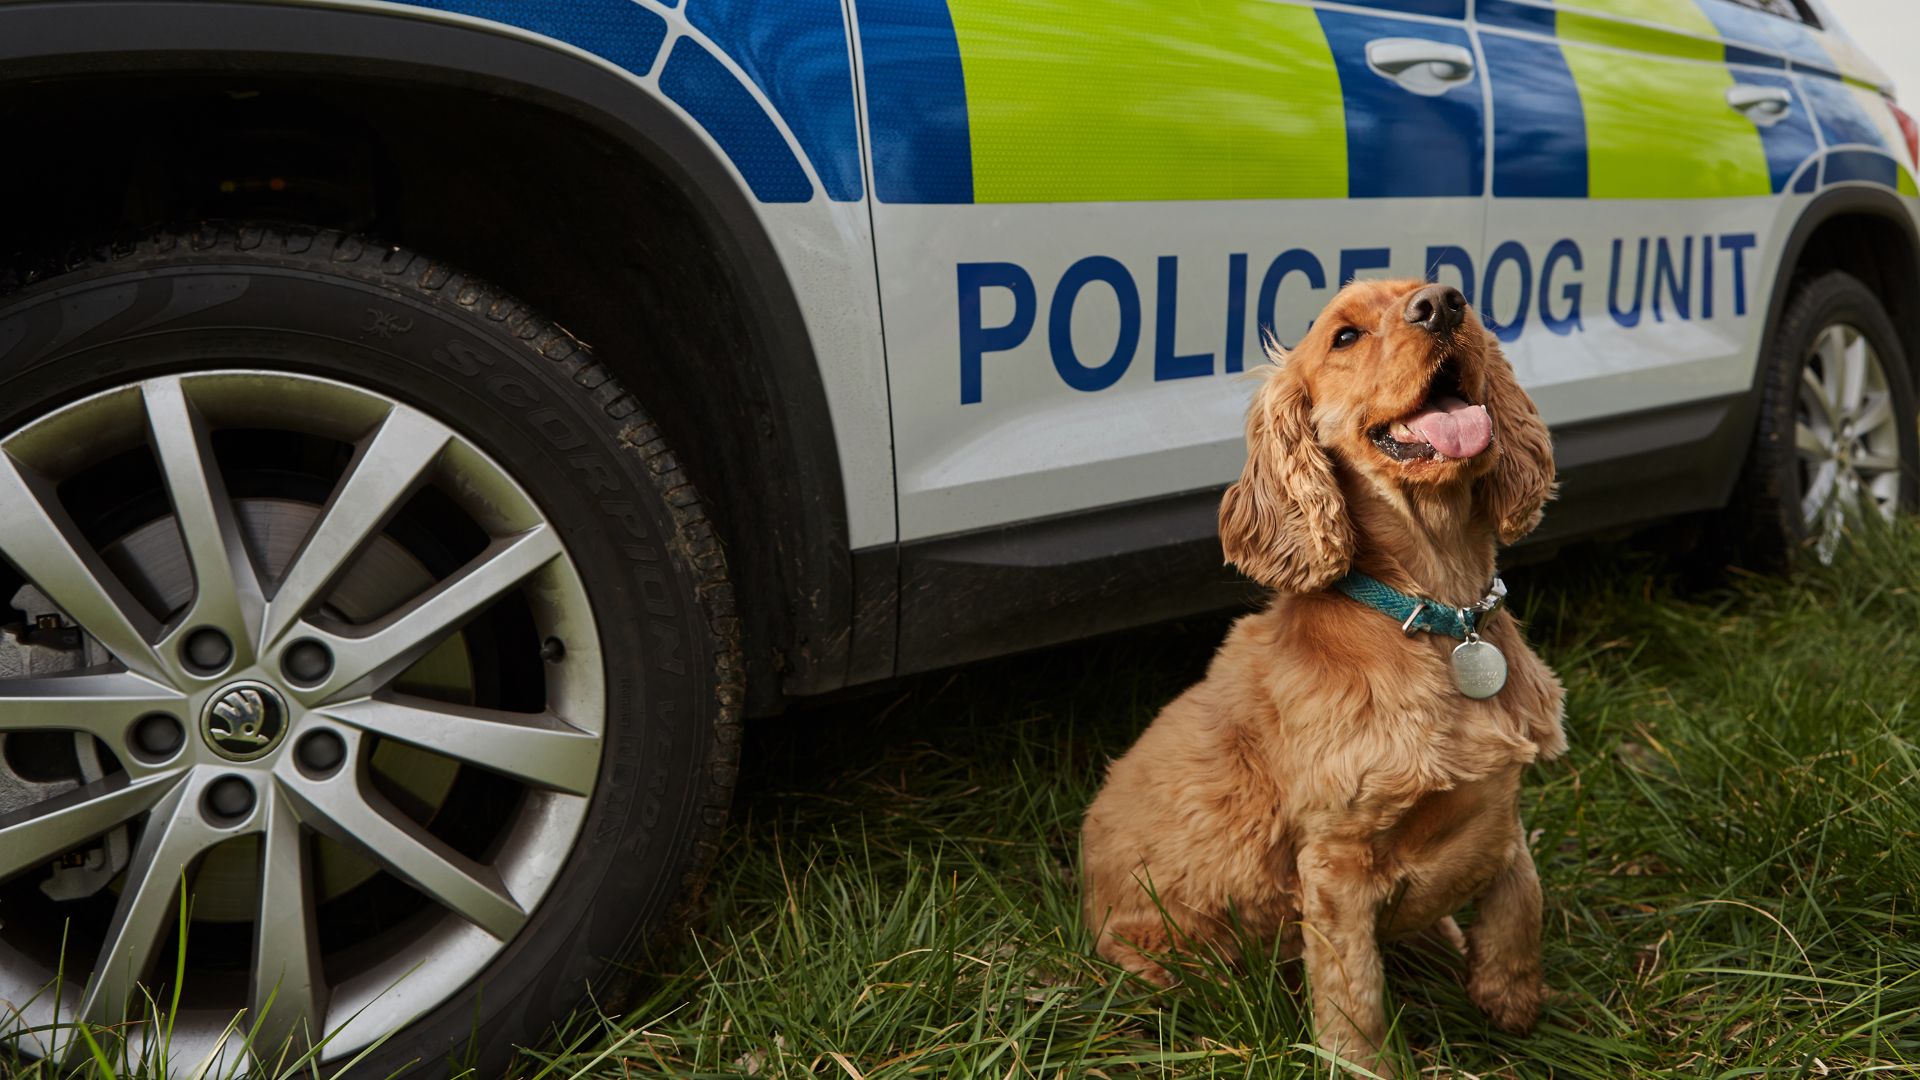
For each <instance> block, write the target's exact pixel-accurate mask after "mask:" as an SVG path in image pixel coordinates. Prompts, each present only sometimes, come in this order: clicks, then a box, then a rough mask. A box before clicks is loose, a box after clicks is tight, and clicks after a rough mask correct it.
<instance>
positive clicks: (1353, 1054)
mask: <svg viewBox="0 0 1920 1080" xmlns="http://www.w3.org/2000/svg"><path fill="white" fill-rule="evenodd" d="M1299 867H1300V884H1301V893H1302V897H1301V900H1302V904H1301V907H1302V912H1301V914H1302V915H1303V916H1304V918H1303V919H1302V922H1303V923H1304V925H1303V926H1302V927H1301V934H1302V944H1303V945H1304V949H1303V952H1304V955H1305V957H1306V961H1307V982H1308V985H1310V986H1311V987H1312V989H1313V1030H1314V1037H1315V1038H1316V1039H1317V1040H1318V1041H1319V1043H1320V1046H1321V1048H1322V1049H1325V1050H1327V1051H1329V1052H1331V1053H1334V1054H1338V1055H1340V1056H1341V1057H1343V1058H1345V1059H1347V1060H1348V1061H1351V1062H1353V1063H1354V1064H1356V1065H1359V1066H1361V1067H1362V1068H1366V1069H1371V1070H1372V1071H1373V1072H1375V1073H1378V1074H1379V1075H1381V1076H1393V1075H1394V1074H1395V1069H1394V1067H1393V1065H1392V1063H1391V1062H1389V1061H1387V1060H1386V1059H1385V1058H1384V1057H1382V1055H1381V1050H1382V1049H1383V1048H1384V1047H1385V1045H1386V1039H1387V1015H1386V1007H1385V1004H1384V996H1385V993H1386V975H1385V973H1384V972H1383V971H1382V969H1381V966H1380V941H1379V937H1378V932H1377V929H1376V926H1375V923H1376V920H1377V919H1378V917H1379V910H1380V903H1381V901H1382V899H1383V896H1382V895H1381V890H1380V889H1379V888H1378V887H1377V886H1376V885H1374V883H1373V882H1372V873H1371V860H1370V859H1369V858H1368V855H1367V853H1366V851H1365V850H1364V848H1362V847H1360V846H1359V845H1346V844H1313V845H1309V846H1307V847H1306V848H1304V849H1302V850H1301V852H1300V860H1299Z"/></svg>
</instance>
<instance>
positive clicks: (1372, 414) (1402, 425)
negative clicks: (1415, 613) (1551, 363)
mask: <svg viewBox="0 0 1920 1080" xmlns="http://www.w3.org/2000/svg"><path fill="white" fill-rule="evenodd" d="M1274 360H1275V362H1276V364H1277V365H1278V366H1277V368H1276V369H1275V370H1274V371H1273V374H1272V376H1271V377H1270V378H1268V379H1267V381H1266V383H1265V384H1264V385H1262V386H1261V388H1260V390H1259V391H1258V393H1256V394H1255V396H1254V400H1253V404H1252V406H1251V407H1250V408H1249V409H1248V411H1247V465H1246V470H1245V471H1244V472H1243V473H1242V474H1241V476H1240V480H1239V482H1238V483H1236V484H1234V485H1233V486H1232V487H1230V488H1228V489H1227V494H1226V498H1225V499H1223V500H1222V501H1221V504H1220V540H1221V544H1222V546H1223V547H1224V548H1225V550H1226V555H1227V560H1228V561H1229V562H1231V563H1233V564H1235V565H1236V566H1239V567H1240V569H1241V570H1243V571H1245V572H1246V573H1247V575H1248V576H1250V577H1252V578H1253V579H1255V580H1256V581H1259V582H1261V583H1263V584H1266V585H1270V586H1273V587H1275V588H1280V589H1287V590H1291V591H1296V592H1310V591H1313V590H1315V589H1320V588H1323V587H1325V586H1326V585H1327V584H1329V583H1330V582H1332V581H1333V580H1334V579H1336V578H1338V577H1340V576H1341V575H1342V574H1345V573H1346V572H1347V569H1348V566H1349V564H1350V562H1351V561H1352V557H1353V549H1354V542H1355V538H1354V534H1353V526H1352V523H1351V521H1350V520H1349V517H1348V515H1347V509H1346V502H1345V497H1344V496H1343V495H1342V494H1341V488H1340V484H1339V480H1338V473H1337V471H1336V470H1338V469H1346V470H1350V471H1351V472H1352V473H1353V474H1355V475H1356V476H1357V477H1358V478H1360V479H1363V480H1365V481H1367V482H1368V483H1370V484H1371V485H1372V486H1373V487H1374V488H1376V489H1377V490H1381V491H1383V492H1388V493H1397V494H1398V495H1400V496H1405V497H1406V498H1401V499H1399V500H1398V501H1399V502H1400V503H1402V504H1406V503H1407V501H1408V499H1409V498H1417V497H1419V496H1420V495H1422V494H1423V490H1422V489H1426V491H1428V492H1430V491H1433V490H1435V489H1445V488H1454V489H1457V488H1460V487H1462V486H1470V487H1471V489H1472V493H1473V497H1474V505H1475V507H1476V511H1477V512H1478V513H1481V514H1484V515H1485V518H1486V520H1487V521H1488V522H1489V523H1490V524H1491V526H1492V528H1493V530H1494V531H1495V532H1496V533H1497V534H1498V536H1499V537H1500V539H1501V540H1502V541H1504V542H1506V543H1509V544H1511V543H1513V542H1514V541H1516V540H1518V539H1520V538H1521V537H1523V536H1525V535H1526V534H1527V533H1529V532H1532V531H1533V528H1534V526H1535V525H1537V524H1539V522H1540V511H1541V507H1542V506H1543V505H1544V504H1545V503H1546V501H1547V499H1548V498H1550V497H1551V496H1552V494H1553V448H1552V443H1551V442H1550V440H1549V438H1548V435H1547V429H1546V425H1544V424H1543V423H1541V421H1540V415H1539V413H1538V411H1537V410H1535V408H1534V406H1533V402H1532V400H1531V399H1529V398H1528V397H1527V395H1526V393H1525V392H1524V391H1522V390H1521V389H1520V387H1519V384H1517V383H1516V382H1515V381H1514V378H1513V369H1512V367H1511V366H1509V365H1508V363H1507V360H1506V357H1505V356H1504V355H1502V354H1501V352H1500V347H1499V343H1498V342H1497V341H1496V340H1495V339H1494V337H1493V335H1492V334H1490V333H1488V332H1487V330H1486V328H1485V327H1483V326H1481V325H1480V320H1479V319H1478V318H1477V317H1476V316H1475V315H1474V312H1473V309H1472V308H1471V307H1470V306H1469V305H1468V304H1467V302H1466V298H1465V297H1463V296H1461V294H1460V291H1459V290H1458V289H1454V288H1451V287H1449V286H1445V285H1432V284H1428V283H1427V282H1424V281H1365V282H1355V283H1354V284H1351V285H1349V286H1347V287H1346V288H1345V289H1342V290H1341V291H1340V294H1339V295H1338V296H1335V297H1334V298H1333V301H1332V302H1331V303H1329V304H1328V305H1327V308H1326V310H1325V311H1323V312H1321V313H1320V317H1319V318H1318V319H1316V320H1315V321H1314V324H1313V329H1312V330H1311V331H1310V332H1309V333H1308V334H1307V336H1306V337H1305V338H1304V339H1303V340H1302V341H1301V342H1300V344H1299V345H1298V346H1296V347H1295V348H1293V349H1292V350H1291V351H1289V352H1287V353H1286V354H1285V356H1278V355H1276V356H1275V357H1274Z"/></svg>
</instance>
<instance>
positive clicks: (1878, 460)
mask: <svg viewBox="0 0 1920 1080" xmlns="http://www.w3.org/2000/svg"><path fill="white" fill-rule="evenodd" d="M1853 467H1854V468H1855V469H1858V470H1859V471H1861V472H1863V473H1887V472H1898V471H1900V455H1898V454H1882V453H1876V452H1873V451H1867V450H1862V451H1861V452H1859V453H1857V454H1855V455H1853Z"/></svg>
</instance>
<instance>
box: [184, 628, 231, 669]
mask: <svg viewBox="0 0 1920 1080" xmlns="http://www.w3.org/2000/svg"><path fill="white" fill-rule="evenodd" d="M231 659H233V642H231V641H228V640H227V635H225V634H223V633H221V632H220V631H218V630H215V629H214V628H213V627H211V626H207V627H202V628H200V629H198V630H195V631H194V632H193V633H192V634H190V635H188V637H187V663H189V664H192V665H193V666H194V667H196V668H199V669H200V670H202V671H219V670H220V669H221V668H224V667H226V666H227V661H229V660H231Z"/></svg>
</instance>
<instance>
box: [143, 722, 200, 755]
mask: <svg viewBox="0 0 1920 1080" xmlns="http://www.w3.org/2000/svg"><path fill="white" fill-rule="evenodd" d="M186 734H187V733H186V729H185V728H183V727H181V726H180V721H178V720H175V719H174V718H173V717H171V716H168V715H167V714H165V713H154V714H153V715H151V716H143V717H141V718H140V720H139V722H138V723H136V724H134V726H133V745H134V746H135V747H136V748H138V749H139V751H140V752H141V753H143V754H147V755H150V756H152V757H156V758H163V757H166V756H167V755H169V754H171V753H173V752H174V751H175V750H178V749H180V743H181V742H182V741H183V740H184V739H185V738H186Z"/></svg>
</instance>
